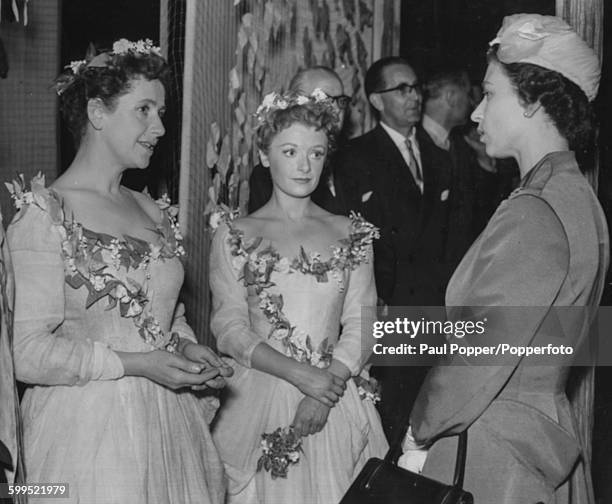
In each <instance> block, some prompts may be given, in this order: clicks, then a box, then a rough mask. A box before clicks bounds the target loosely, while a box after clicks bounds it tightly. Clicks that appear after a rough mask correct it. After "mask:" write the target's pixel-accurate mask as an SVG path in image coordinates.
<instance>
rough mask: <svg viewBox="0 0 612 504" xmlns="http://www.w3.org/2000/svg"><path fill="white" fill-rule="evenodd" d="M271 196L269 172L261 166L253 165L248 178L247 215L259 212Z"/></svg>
mask: <svg viewBox="0 0 612 504" xmlns="http://www.w3.org/2000/svg"><path fill="white" fill-rule="evenodd" d="M271 196H272V178H271V177H270V172H269V170H268V169H267V168H266V167H265V166H263V165H261V164H258V165H255V167H254V168H253V172H252V173H251V176H250V177H249V204H248V210H249V213H253V212H254V211H255V210H259V209H260V208H261V207H262V206H264V205H265V204H266V203H267V202H268V200H269V199H270V197H271Z"/></svg>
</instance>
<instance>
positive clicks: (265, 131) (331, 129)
mask: <svg viewBox="0 0 612 504" xmlns="http://www.w3.org/2000/svg"><path fill="white" fill-rule="evenodd" d="M295 96H296V97H297V96H298V95H295ZM294 124H302V125H304V126H308V127H312V128H315V129H316V130H317V131H322V132H323V133H325V135H326V136H327V141H328V147H327V151H328V154H329V153H330V152H332V151H333V150H334V149H335V147H336V139H337V137H338V133H339V132H340V117H339V115H338V112H337V110H336V109H335V108H334V107H333V106H331V105H330V104H329V103H327V102H316V101H314V100H309V101H307V102H306V103H302V104H298V103H296V102H295V101H290V102H289V105H288V106H287V107H286V108H274V109H271V110H268V111H267V112H265V113H263V114H260V115H259V124H258V125H257V127H256V130H255V131H256V136H255V141H256V143H257V147H258V148H259V149H260V150H261V151H262V152H264V153H265V154H267V153H268V151H269V149H270V144H271V143H272V140H273V139H274V137H275V136H276V135H277V134H278V133H280V132H281V131H283V130H284V129H287V128H289V127H290V126H292V125H294Z"/></svg>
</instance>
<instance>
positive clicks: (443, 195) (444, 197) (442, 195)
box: [440, 189, 450, 201]
mask: <svg viewBox="0 0 612 504" xmlns="http://www.w3.org/2000/svg"><path fill="white" fill-rule="evenodd" d="M449 194H450V191H449V190H448V189H444V191H442V192H441V193H440V201H446V200H447V199H448V195H449Z"/></svg>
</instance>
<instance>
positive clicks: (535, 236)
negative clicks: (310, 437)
mask: <svg viewBox="0 0 612 504" xmlns="http://www.w3.org/2000/svg"><path fill="white" fill-rule="evenodd" d="M599 75H600V66H599V61H598V59H597V56H596V55H595V53H594V52H593V51H592V50H591V49H590V48H589V47H588V46H587V45H586V43H585V42H584V41H583V40H582V39H581V38H580V37H579V36H578V35H577V34H576V33H575V32H574V31H572V29H571V28H570V27H569V26H568V25H567V24H566V23H565V22H563V21H562V20H561V19H559V18H556V17H551V16H540V15H534V14H518V15H514V16H509V17H507V18H505V20H504V23H503V26H502V28H501V30H500V31H499V33H498V36H497V38H496V39H495V40H494V41H493V42H491V50H490V51H489V66H488V69H487V72H486V75H485V78H484V82H483V87H484V98H483V100H482V102H481V103H480V105H479V106H478V107H477V109H476V110H475V111H474V113H473V115H472V118H473V119H474V120H475V121H476V122H478V123H479V132H480V134H481V139H482V141H483V142H484V143H485V145H486V152H487V154H488V155H489V156H492V157H513V158H514V159H516V161H517V162H518V164H519V167H520V172H521V176H522V180H521V183H520V186H519V188H518V189H517V190H516V191H515V192H514V193H513V194H512V195H511V196H510V197H509V198H508V199H507V200H506V201H505V202H503V203H502V204H501V205H500V207H499V208H498V209H497V211H496V213H495V215H494V216H493V217H492V218H491V220H490V221H489V223H488V225H487V227H486V229H485V230H484V231H483V233H482V234H481V236H480V237H479V238H478V240H477V241H476V242H475V243H474V245H473V246H472V247H471V249H470V250H469V251H468V253H467V254H466V256H465V257H464V259H463V261H462V262H461V264H460V265H459V267H458V268H457V270H456V271H455V273H454V275H453V278H452V279H451V281H450V284H449V286H448V289H447V292H446V304H447V306H448V307H460V306H462V307H473V308H472V309H471V310H465V309H463V310H458V312H460V313H462V314H463V315H464V316H465V314H466V313H468V312H470V313H471V314H472V315H476V316H477V317H478V318H481V319H484V320H488V322H487V327H486V337H488V338H490V341H491V342H493V341H496V342H501V343H506V344H509V345H512V346H514V347H515V348H523V349H527V348H531V349H535V348H542V347H543V345H544V344H546V345H547V344H548V342H551V341H553V342H555V341H556V343H557V344H558V345H561V344H562V345H565V346H566V347H568V348H572V350H574V351H575V350H577V349H578V346H579V345H580V344H581V343H582V342H583V341H584V340H585V339H586V336H587V333H588V330H589V325H590V322H591V320H592V314H593V312H594V311H595V309H596V308H597V306H598V304H599V301H600V298H601V293H602V289H603V286H604V278H605V273H606V270H607V267H608V262H609V239H608V231H607V227H606V221H605V218H604V215H603V212H602V210H601V207H600V205H599V203H598V201H597V198H596V196H595V194H594V192H593V190H592V189H591V187H590V186H589V184H588V182H587V180H586V179H585V177H584V176H583V175H582V173H581V172H580V169H579V167H578V164H577V162H576V159H575V156H574V152H572V151H574V150H577V149H580V148H582V146H583V145H584V144H585V142H586V141H587V140H588V138H589V134H590V126H591V109H590V104H589V101H591V100H592V99H593V98H594V97H595V95H596V94H597V87H598V83H599ZM476 307H479V308H476ZM500 307H503V308H501V309H500ZM508 307H522V308H514V309H511V308H508ZM449 311H452V310H449ZM463 344H466V345H467V344H470V343H469V342H464V343H463ZM572 358H573V357H572V356H567V355H566V356H565V357H564V358H561V359H556V360H550V361H547V360H544V361H538V362H539V363H540V364H541V363H542V362H543V363H544V364H546V365H544V366H542V365H533V364H534V363H535V362H534V361H532V360H530V359H528V358H525V357H521V356H519V355H505V356H504V357H503V358H502V359H500V360H488V361H485V360H484V359H481V360H477V359H472V360H467V359H463V362H462V363H463V364H467V365H459V366H438V367H436V368H434V369H433V370H432V371H431V372H430V374H429V375H428V377H427V379H426V381H425V383H424V385H423V387H422V389H421V391H420V395H419V397H418V399H417V401H416V403H415V406H414V408H413V410H412V414H411V419H410V424H411V435H409V436H407V438H406V440H405V442H404V448H405V453H404V455H403V457H402V462H401V463H403V465H404V466H406V467H411V468H415V466H418V465H419V464H418V461H419V460H420V461H421V464H420V465H422V469H423V474H425V475H427V476H431V477H433V478H435V479H439V480H446V481H449V482H450V479H451V478H452V473H453V469H454V467H453V466H454V459H455V455H454V454H455V451H456V440H457V437H456V436H453V434H457V433H460V432H462V431H464V430H466V429H468V434H469V440H468V450H467V464H466V473H465V484H464V487H465V489H466V490H468V491H470V492H472V493H473V494H474V498H475V502H482V503H493V502H495V503H496V504H499V503H508V504H510V503H517V504H518V503H521V504H528V503H539V502H543V503H544V502H545V503H553V502H554V503H555V504H559V503H576V502H577V503H588V502H591V501H592V487H591V482H590V475H589V474H588V471H587V470H586V469H585V468H588V460H586V457H585V450H584V442H583V440H581V436H580V434H579V431H578V428H577V425H578V418H577V416H576V412H573V411H572V408H571V407H570V404H569V401H568V399H567V396H566V394H565V385H566V382H567V376H568V373H569V369H570V368H569V367H568V366H569V365H571V364H572ZM452 363H453V364H457V363H458V359H455V360H454V361H453V362H452ZM478 364H488V365H478ZM425 450H428V451H425ZM423 461H424V465H423V464H422V462H423Z"/></svg>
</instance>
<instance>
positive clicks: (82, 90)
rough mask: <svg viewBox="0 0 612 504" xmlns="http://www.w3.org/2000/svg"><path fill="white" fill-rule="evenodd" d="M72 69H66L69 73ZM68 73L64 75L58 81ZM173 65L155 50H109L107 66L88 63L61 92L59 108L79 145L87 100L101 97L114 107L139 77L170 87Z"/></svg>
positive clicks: (85, 122) (109, 106)
mask: <svg viewBox="0 0 612 504" xmlns="http://www.w3.org/2000/svg"><path fill="white" fill-rule="evenodd" d="M69 72H71V70H68V71H67V72H66V74H67V73H69ZM62 77H65V75H64V74H63V75H61V76H60V77H58V81H59V80H60V79H62ZM169 77H170V68H169V66H168V64H167V63H166V61H165V60H164V58H162V57H161V56H159V55H157V54H155V53H148V54H140V53H133V52H128V53H126V54H113V53H108V61H107V64H106V65H105V66H85V67H84V68H82V69H81V70H80V71H79V72H78V74H76V75H74V77H73V78H72V82H71V83H70V85H69V86H67V87H66V88H65V89H64V90H63V91H62V93H61V94H60V111H61V113H62V117H63V118H64V120H65V121H66V124H67V126H68V129H69V130H70V132H71V133H72V136H73V138H74V142H75V145H76V146H77V147H78V146H79V144H80V143H81V140H82V138H83V135H84V134H85V131H86V128H87V121H88V119H87V103H88V101H89V100H91V99H95V98H99V99H100V100H102V102H103V103H104V105H105V106H106V107H107V108H109V110H113V109H114V108H115V106H116V104H117V100H118V99H119V98H120V97H121V96H123V95H125V94H127V93H128V92H129V91H130V89H131V86H132V82H133V81H134V80H136V79H139V78H143V79H146V80H149V81H152V80H159V81H161V83H162V85H163V86H164V89H167V88H168V83H169Z"/></svg>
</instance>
